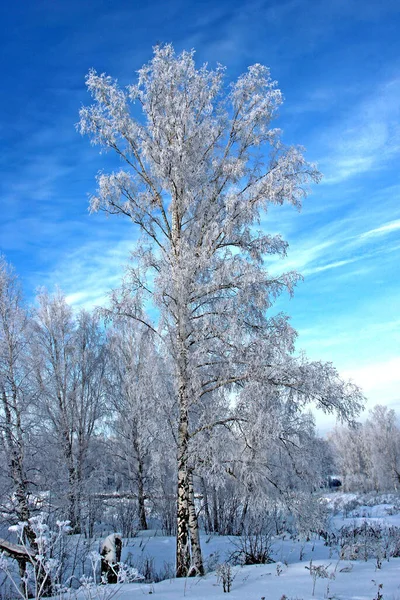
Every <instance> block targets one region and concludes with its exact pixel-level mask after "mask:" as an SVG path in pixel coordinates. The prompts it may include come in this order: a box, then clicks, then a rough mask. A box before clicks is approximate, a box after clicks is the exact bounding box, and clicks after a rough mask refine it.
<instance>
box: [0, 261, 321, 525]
mask: <svg viewBox="0 0 400 600" xmlns="http://www.w3.org/2000/svg"><path fill="white" fill-rule="evenodd" d="M104 317H106V319H104ZM0 395H1V409H0V431H1V433H0V454H1V456H0V460H1V464H2V465H3V468H2V469H1V471H0V490H1V491H0V501H1V517H2V523H3V530H4V531H5V530H6V527H7V526H9V525H10V524H13V523H15V522H17V521H27V520H28V518H29V517H30V516H31V515H32V514H33V513H34V512H35V511H37V510H45V511H47V512H48V513H49V514H50V515H51V516H52V518H54V519H56V518H67V519H68V520H69V521H70V522H71V527H72V530H73V532H76V533H78V532H82V533H84V534H86V535H87V536H92V535H93V534H94V533H96V532H97V531H99V530H100V531H101V532H102V533H105V532H106V530H107V527H108V530H109V531H112V530H114V531H115V530H116V529H118V530H122V533H123V534H124V535H131V534H132V533H133V531H134V529H135V528H141V529H146V528H147V527H148V526H149V524H151V525H152V526H155V527H158V528H160V529H162V530H163V531H164V532H165V533H168V534H174V533H176V480H177V460H176V455H177V441H176V434H177V430H176V422H177V410H178V409H177V401H176V397H177V390H176V382H175V379H174V375H173V369H172V367H171V364H170V360H169V358H168V355H167V354H166V353H165V352H163V350H162V347H161V346H160V345H158V344H157V337H156V336H155V335H153V333H152V332H151V331H150V330H149V329H147V328H145V327H141V326H140V324H138V323H137V321H135V320H133V319H129V318H121V317H115V318H111V317H110V315H107V314H106V313H105V312H103V313H89V312H87V311H84V310H82V311H79V312H74V311H73V310H72V309H71V307H70V306H69V305H68V303H67V302H66V299H65V297H64V295H63V294H62V293H61V292H60V291H56V292H55V293H54V294H50V293H49V292H48V291H46V290H42V291H40V292H39V294H38V296H37V298H36V300H35V302H34V303H33V305H32V306H26V305H25V304H24V302H23V299H22V295H21V289H20V286H19V283H18V279H17V277H16V275H15V273H14V271H13V269H12V268H11V266H10V265H8V264H7V262H6V261H5V259H4V258H2V259H1V262H0ZM189 435H190V444H191V455H190V494H191V497H192V500H193V502H192V505H193V506H195V507H196V518H197V517H198V518H199V519H200V525H201V526H202V527H204V528H205V529H206V530H207V531H210V532H211V531H214V532H219V533H221V534H234V533H239V532H240V531H241V530H242V529H243V528H244V526H245V523H246V522H247V521H248V520H249V519H252V518H254V517H255V516H256V515H258V514H261V512H262V511H263V510H265V508H266V507H268V510H272V507H273V506H274V503H275V505H276V501H278V500H279V502H282V501H285V502H288V503H290V502H291V499H293V498H294V494H295V493H296V494H297V496H296V502H292V505H293V510H294V512H295V513H296V512H297V514H298V516H299V518H300V517H302V516H303V515H304V507H303V508H302V507H301V503H300V504H299V498H300V495H299V493H300V492H302V493H304V494H306V496H304V498H306V497H308V494H309V493H310V492H312V491H313V490H314V489H316V488H319V487H320V486H321V485H323V482H324V481H325V480H326V477H327V474H328V473H329V471H330V466H329V462H330V459H329V449H328V446H327V444H326V442H324V441H323V440H320V439H318V438H317V436H316V433H315V427H314V422H313V418H312V416H311V414H310V413H302V412H301V410H300V409H298V408H296V407H295V405H294V404H293V402H291V398H290V395H285V394H284V393H278V392H277V391H276V390H275V391H274V393H271V390H268V388H263V387H261V386H259V385H257V384H253V385H248V386H246V388H245V389H241V388H238V389H237V390H236V391H232V390H230V391H228V392H226V391H222V390H216V391H215V392H214V393H213V394H209V395H208V396H204V397H203V399H202V401H201V402H198V403H197V404H196V406H194V407H193V409H192V426H191V429H190V432H189ZM194 499H196V500H194ZM303 504H306V500H304V502H303ZM296 507H297V508H296ZM149 520H150V522H151V523H149ZM4 531H3V533H4ZM28 534H29V531H28Z"/></svg>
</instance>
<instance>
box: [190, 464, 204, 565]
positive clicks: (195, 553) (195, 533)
mask: <svg viewBox="0 0 400 600" xmlns="http://www.w3.org/2000/svg"><path fill="white" fill-rule="evenodd" d="M189 531H190V542H191V550H192V565H191V567H190V572H189V575H191V576H194V575H204V565H203V557H202V555H201V547H200V535H199V522H198V519H197V514H196V506H195V503H194V489H193V473H190V474H189Z"/></svg>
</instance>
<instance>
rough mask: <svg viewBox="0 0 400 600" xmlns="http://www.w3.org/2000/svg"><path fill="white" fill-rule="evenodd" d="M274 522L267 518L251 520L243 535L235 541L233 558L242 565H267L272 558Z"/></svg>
mask: <svg viewBox="0 0 400 600" xmlns="http://www.w3.org/2000/svg"><path fill="white" fill-rule="evenodd" d="M272 529H273V524H272V522H271V521H269V520H267V519H258V520H251V522H249V523H248V524H247V525H246V526H245V527H244V529H243V532H242V535H241V536H240V537H239V538H237V539H236V540H234V541H233V544H234V545H235V546H236V548H237V549H236V550H235V551H234V552H233V553H232V555H231V559H232V560H233V561H234V562H235V563H237V564H241V565H265V564H267V563H271V562H273V560H272V559H271V546H272V540H273V535H272Z"/></svg>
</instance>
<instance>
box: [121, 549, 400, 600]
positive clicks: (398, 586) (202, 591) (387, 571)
mask: <svg viewBox="0 0 400 600" xmlns="http://www.w3.org/2000/svg"><path fill="white" fill-rule="evenodd" d="M313 564H314V565H317V566H318V565H320V564H323V565H328V564H330V566H329V567H328V569H327V570H328V572H329V573H330V574H331V575H332V579H317V580H316V585H315V594H314V596H313V595H312V592H313V578H312V577H311V576H310V571H309V570H308V569H306V566H309V564H307V563H305V562H299V561H298V562H294V563H291V564H289V565H288V566H287V567H286V566H283V570H282V572H281V574H279V575H278V572H277V565H276V564H270V565H254V566H248V567H234V568H233V569H232V573H233V577H234V579H233V582H232V590H231V592H230V594H229V596H227V595H226V594H224V592H223V590H222V584H221V582H220V581H219V580H218V577H217V576H216V574H215V573H209V574H207V575H206V576H205V577H202V578H190V579H186V580H183V579H170V580H166V581H161V582H159V583H155V584H140V583H139V584H127V585H124V586H122V588H121V590H120V593H119V594H120V595H119V598H120V600H131V599H132V600H133V599H135V598H143V595H148V594H154V595H155V596H156V598H159V599H160V600H161V599H162V600H175V599H178V598H190V599H192V600H216V599H219V598H232V600H233V599H237V600H262V598H265V600H282V599H287V600H300V599H303V600H306V599H311V598H317V599H321V600H322V599H329V598H331V599H332V600H333V599H336V600H350V599H354V600H372V599H374V598H377V593H378V586H379V584H383V587H382V588H381V593H382V595H383V598H384V599H385V600H386V599H390V600H396V599H398V598H400V558H396V559H391V560H390V562H388V563H385V564H384V565H383V566H382V568H381V569H380V570H378V571H377V570H376V569H375V564H374V561H372V560H371V561H368V562H352V563H351V565H350V566H349V563H347V562H346V563H339V564H337V561H326V560H325V561H321V560H316V561H315V563H313ZM351 567H352V568H351ZM335 568H336V570H335ZM350 568H351V570H349V569H350ZM343 569H344V571H343Z"/></svg>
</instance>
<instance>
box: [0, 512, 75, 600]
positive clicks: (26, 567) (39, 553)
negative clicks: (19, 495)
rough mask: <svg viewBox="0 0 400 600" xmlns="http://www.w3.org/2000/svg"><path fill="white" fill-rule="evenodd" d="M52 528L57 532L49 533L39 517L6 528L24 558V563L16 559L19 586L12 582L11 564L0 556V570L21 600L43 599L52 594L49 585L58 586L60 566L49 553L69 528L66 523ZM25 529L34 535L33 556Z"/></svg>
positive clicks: (43, 517) (51, 553) (41, 515)
mask: <svg viewBox="0 0 400 600" xmlns="http://www.w3.org/2000/svg"><path fill="white" fill-rule="evenodd" d="M56 525H57V530H56V531H50V529H49V527H48V525H47V524H46V523H45V516H44V515H43V514H39V515H37V516H35V517H31V518H30V519H29V522H20V523H18V524H17V525H13V526H12V527H9V531H11V532H15V533H16V535H17V539H18V543H19V546H20V548H21V552H22V553H24V555H25V556H26V563H24V561H23V560H21V559H19V566H20V575H21V576H20V585H18V582H17V580H16V577H15V571H14V569H13V567H12V565H11V561H10V559H9V558H7V557H6V555H5V554H4V553H2V554H1V556H0V570H1V571H3V573H4V574H5V575H6V576H7V578H8V580H9V581H10V582H11V584H12V587H13V588H14V589H15V591H16V592H17V593H18V595H19V597H21V598H24V599H27V598H32V597H33V598H35V600H39V599H40V598H42V597H43V596H48V595H50V594H51V593H52V591H53V584H55V585H56V586H57V584H58V581H59V577H60V571H61V562H60V561H59V560H56V559H55V558H53V552H54V549H55V547H56V546H58V545H59V543H60V541H61V540H62V538H63V536H64V534H65V533H66V532H68V531H69V530H70V527H69V522H68V521H57V523H56ZM28 526H29V528H30V530H31V531H33V533H34V535H35V546H36V551H35V552H34V551H33V550H32V548H31V547H30V546H28V544H27V542H26V529H27V528H28Z"/></svg>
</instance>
